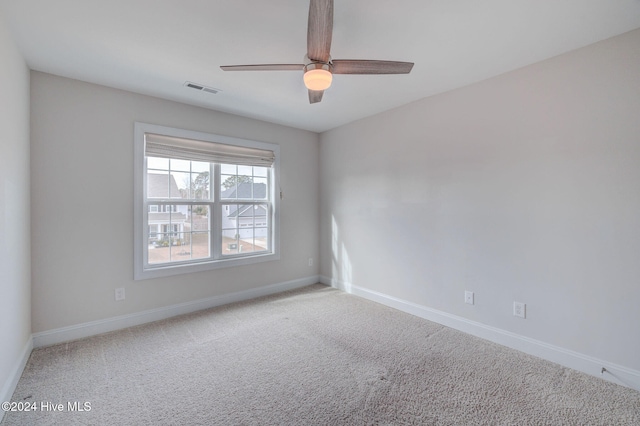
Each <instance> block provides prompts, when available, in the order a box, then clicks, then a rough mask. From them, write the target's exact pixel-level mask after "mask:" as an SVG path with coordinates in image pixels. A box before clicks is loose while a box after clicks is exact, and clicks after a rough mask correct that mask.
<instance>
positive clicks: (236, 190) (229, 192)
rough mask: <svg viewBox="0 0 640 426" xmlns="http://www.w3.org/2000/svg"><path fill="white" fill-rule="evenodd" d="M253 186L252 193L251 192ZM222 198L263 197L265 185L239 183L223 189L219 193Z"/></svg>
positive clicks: (264, 196) (265, 191) (265, 192)
mask: <svg viewBox="0 0 640 426" xmlns="http://www.w3.org/2000/svg"><path fill="white" fill-rule="evenodd" d="M252 186H253V194H252V193H251V190H252V188H251V187H252ZM220 196H221V197H222V198H232V199H242V198H244V199H252V198H253V199H255V198H257V199H265V198H267V185H266V184H264V183H251V182H247V183H241V184H240V185H238V186H234V187H233V188H229V189H225V190H224V191H222V192H221V193H220Z"/></svg>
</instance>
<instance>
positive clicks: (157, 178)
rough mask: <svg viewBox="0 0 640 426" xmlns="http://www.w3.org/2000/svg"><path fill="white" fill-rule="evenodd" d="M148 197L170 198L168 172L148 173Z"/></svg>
mask: <svg viewBox="0 0 640 426" xmlns="http://www.w3.org/2000/svg"><path fill="white" fill-rule="evenodd" d="M147 198H169V174H168V173H147Z"/></svg>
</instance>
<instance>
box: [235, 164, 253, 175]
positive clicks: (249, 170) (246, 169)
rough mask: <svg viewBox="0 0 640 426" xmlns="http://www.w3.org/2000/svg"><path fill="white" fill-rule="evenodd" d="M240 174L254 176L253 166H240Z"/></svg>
mask: <svg viewBox="0 0 640 426" xmlns="http://www.w3.org/2000/svg"><path fill="white" fill-rule="evenodd" d="M238 174H239V175H244V176H253V167H251V166H238Z"/></svg>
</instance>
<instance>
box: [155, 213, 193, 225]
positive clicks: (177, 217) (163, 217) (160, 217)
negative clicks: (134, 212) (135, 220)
mask: <svg viewBox="0 0 640 426" xmlns="http://www.w3.org/2000/svg"><path fill="white" fill-rule="evenodd" d="M186 218H187V216H186V215H185V214H184V213H179V212H173V213H168V212H149V224H152V223H159V222H167V223H169V219H171V221H172V222H174V223H177V222H184V221H185V219H186Z"/></svg>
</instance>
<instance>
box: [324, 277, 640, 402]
mask: <svg viewBox="0 0 640 426" xmlns="http://www.w3.org/2000/svg"><path fill="white" fill-rule="evenodd" d="M320 282H321V283H322V284H325V285H328V286H331V287H334V288H338V289H340V290H343V291H345V292H347V293H351V294H354V295H356V296H360V297H362V298H365V299H368V300H371V301H374V302H378V303H380V304H383V305H386V306H389V307H391V308H394V309H398V310H399V311H403V312H407V313H409V314H412V315H415V316H418V317H420V318H424V319H427V320H429V321H433V322H436V323H438V324H442V325H444V326H447V327H451V328H454V329H456V330H460V331H462V332H465V333H468V334H471V335H473V336H476V337H480V338H482V339H485V340H489V341H491V342H494V343H498V344H500V345H503V346H507V347H509V348H512V349H516V350H518V351H521V352H524V353H527V354H530V355H534V356H537V357H539V358H542V359H546V360H548V361H551V362H555V363H556V364H560V365H562V366H565V367H568V368H572V369H574V370H578V371H582V372H583V373H587V374H590V375H592V376H595V377H598V378H601V379H604V380H608V381H610V382H613V383H617V384H619V385H623V386H627V387H630V388H633V389H636V390H639V391H640V371H636V370H633V369H631V368H627V367H623V366H621V365H617V364H614V363H611V362H608V361H604V360H600V359H597V358H593V357H591V356H588V355H584V354H581V353H579V352H575V351H572V350H569V349H565V348H562V347H559V346H554V345H550V344H548V343H545V342H542V341H539V340H535V339H530V338H528V337H525V336H521V335H519V334H515V333H512V332H510V331H506V330H502V329H499V328H496V327H491V326H488V325H485V324H482V323H479V322H476V321H471V320H468V319H466V318H462V317H459V316H457V315H452V314H449V313H446V312H443V311H439V310H436V309H432V308H428V307H426V306H422V305H418V304H416V303H412V302H408V301H406V300H402V299H398V298H396V297H393V296H389V295H386V294H383V293H379V292H376V291H373V290H368V289H366V288H362V287H358V286H354V285H353V284H350V283H345V282H342V281H338V280H334V279H332V278H329V277H326V276H321V277H320ZM603 368H605V369H606V371H604V373H603V372H602V369H603Z"/></svg>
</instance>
